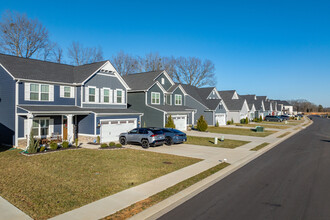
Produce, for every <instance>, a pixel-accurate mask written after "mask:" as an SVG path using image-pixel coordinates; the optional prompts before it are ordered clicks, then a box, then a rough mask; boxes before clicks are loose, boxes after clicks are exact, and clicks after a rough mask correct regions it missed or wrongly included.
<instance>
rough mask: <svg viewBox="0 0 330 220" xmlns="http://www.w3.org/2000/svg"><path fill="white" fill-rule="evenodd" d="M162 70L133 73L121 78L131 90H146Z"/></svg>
mask: <svg viewBox="0 0 330 220" xmlns="http://www.w3.org/2000/svg"><path fill="white" fill-rule="evenodd" d="M163 71H164V70H158V71H151V72H145V73H133V74H128V75H126V76H123V78H124V80H125V81H126V83H127V85H128V86H129V87H130V88H131V91H141V90H147V89H148V88H150V86H152V85H153V84H154V83H155V81H154V79H155V78H156V77H157V76H158V75H159V74H161V73H162V72H163Z"/></svg>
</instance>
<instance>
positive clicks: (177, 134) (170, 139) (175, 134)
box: [162, 128, 187, 145]
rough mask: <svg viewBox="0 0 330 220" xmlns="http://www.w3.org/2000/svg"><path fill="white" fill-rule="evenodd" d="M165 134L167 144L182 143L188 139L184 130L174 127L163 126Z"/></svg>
mask: <svg viewBox="0 0 330 220" xmlns="http://www.w3.org/2000/svg"><path fill="white" fill-rule="evenodd" d="M162 131H163V132H164V135H165V144H166V145H172V144H181V143H183V142H185V141H187V135H186V134H185V133H183V132H182V131H179V130H177V129H173V128H162Z"/></svg>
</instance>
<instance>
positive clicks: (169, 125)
mask: <svg viewBox="0 0 330 220" xmlns="http://www.w3.org/2000/svg"><path fill="white" fill-rule="evenodd" d="M165 128H175V124H174V121H173V119H172V116H171V115H170V116H169V117H168V118H167V122H166V124H165Z"/></svg>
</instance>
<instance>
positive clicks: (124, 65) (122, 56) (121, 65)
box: [112, 51, 139, 76]
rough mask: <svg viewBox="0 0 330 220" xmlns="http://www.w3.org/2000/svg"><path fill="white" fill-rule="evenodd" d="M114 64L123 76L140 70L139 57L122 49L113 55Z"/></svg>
mask: <svg viewBox="0 0 330 220" xmlns="http://www.w3.org/2000/svg"><path fill="white" fill-rule="evenodd" d="M112 64H113V65H114V66H115V68H116V70H117V71H118V72H119V73H120V74H121V75H122V76H123V75H127V74H131V73H136V72H138V71H139V62H138V59H137V58H136V57H134V56H132V55H130V54H126V53H124V51H120V52H119V53H117V54H116V55H115V56H113V57H112Z"/></svg>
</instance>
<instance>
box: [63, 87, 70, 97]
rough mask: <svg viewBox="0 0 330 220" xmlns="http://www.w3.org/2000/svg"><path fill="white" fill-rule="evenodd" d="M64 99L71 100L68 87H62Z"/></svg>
mask: <svg viewBox="0 0 330 220" xmlns="http://www.w3.org/2000/svg"><path fill="white" fill-rule="evenodd" d="M64 97H65V98H71V87H70V86H64Z"/></svg>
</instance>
